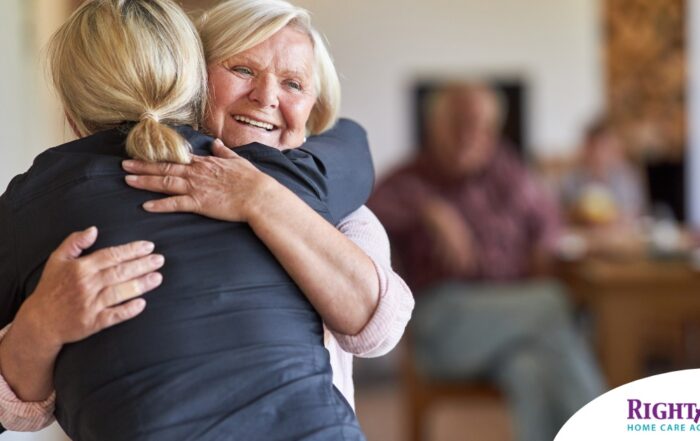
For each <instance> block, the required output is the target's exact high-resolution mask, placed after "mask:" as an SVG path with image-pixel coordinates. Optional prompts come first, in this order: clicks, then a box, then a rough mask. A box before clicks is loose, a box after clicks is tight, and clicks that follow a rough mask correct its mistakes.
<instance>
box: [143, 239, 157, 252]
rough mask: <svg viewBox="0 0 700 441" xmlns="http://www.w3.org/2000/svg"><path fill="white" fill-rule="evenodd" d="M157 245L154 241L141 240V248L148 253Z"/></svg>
mask: <svg viewBox="0 0 700 441" xmlns="http://www.w3.org/2000/svg"><path fill="white" fill-rule="evenodd" d="M155 247H156V244H154V243H153V242H148V241H143V242H141V248H142V249H143V250H144V251H145V252H147V253H150V252H151V251H153V250H154V249H155Z"/></svg>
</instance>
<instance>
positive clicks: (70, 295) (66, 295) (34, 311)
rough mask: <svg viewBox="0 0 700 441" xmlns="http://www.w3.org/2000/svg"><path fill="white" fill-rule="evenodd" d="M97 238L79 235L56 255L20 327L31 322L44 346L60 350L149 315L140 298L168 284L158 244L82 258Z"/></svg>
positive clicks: (24, 311) (23, 312) (140, 243)
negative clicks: (41, 338)
mask: <svg viewBox="0 0 700 441" xmlns="http://www.w3.org/2000/svg"><path fill="white" fill-rule="evenodd" d="M96 239H97V228H95V227H91V228H89V229H87V230H85V231H81V232H77V233H73V234H71V235H70V236H68V237H67V238H66V239H65V240H64V241H63V243H62V244H61V245H60V246H59V247H58V248H57V249H56V250H55V251H54V252H53V253H52V254H51V256H50V258H49V260H48V261H47V263H46V266H45V268H44V272H43V274H42V276H41V280H40V281H39V284H38V285H37V287H36V289H35V290H34V293H33V294H32V295H31V296H29V297H28V298H27V301H26V302H25V303H24V304H23V305H22V307H21V308H20V310H19V312H18V313H17V318H16V320H15V324H17V323H18V322H19V321H21V320H23V319H25V318H26V319H27V320H29V321H30V322H31V323H32V324H33V325H34V329H35V330H38V331H40V333H41V334H42V336H43V342H44V343H46V344H47V345H49V346H54V347H59V348H60V346H62V345H63V344H65V343H72V342H75V341H78V340H82V339H83V338H86V337H88V336H90V335H92V334H94V333H96V332H98V331H101V330H102V329H104V328H107V327H109V326H112V325H115V324H117V323H120V322H122V321H125V320H128V319H130V318H132V317H134V316H136V315H138V314H139V313H140V312H141V311H143V309H144V307H145V305H146V302H145V300H143V299H140V298H139V299H136V298H135V297H138V296H140V295H142V294H144V293H145V292H148V291H150V290H152V289H154V288H156V287H157V286H158V285H160V284H161V282H162V276H161V275H160V273H157V272H155V271H156V270H157V269H158V268H160V267H161V266H163V263H164V258H163V256H161V255H158V254H151V253H152V252H153V249H154V245H153V243H152V242H146V241H137V242H131V243H129V244H126V245H121V246H115V247H110V248H104V249H101V250H98V251H95V252H94V253H92V254H90V255H89V256H85V257H80V255H81V254H82V252H83V250H85V249H87V248H89V247H91V246H92V245H93V244H94V243H95V240H96Z"/></svg>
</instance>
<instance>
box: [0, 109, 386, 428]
mask: <svg viewBox="0 0 700 441" xmlns="http://www.w3.org/2000/svg"><path fill="white" fill-rule="evenodd" d="M178 130H179V131H180V133H181V134H182V135H183V136H185V137H186V138H187V139H188V140H189V142H190V143H191V144H192V146H193V152H194V154H197V155H209V154H210V151H209V146H210V143H211V138H209V137H207V136H204V135H202V134H200V133H198V132H196V131H194V130H193V129H191V128H189V127H179V128H178ZM127 131H128V127H122V128H117V129H113V130H108V131H104V132H100V133H97V134H94V135H92V136H89V137H86V138H83V139H80V140H77V141H74V142H70V143H67V144H64V145H61V146H59V147H55V148H52V149H49V150H47V151H46V152H44V153H42V154H41V155H39V156H38V157H37V158H36V160H35V161H34V164H33V165H32V167H31V168H30V169H29V171H27V172H26V173H24V174H23V175H20V176H17V177H16V178H15V179H14V180H13V181H12V182H11V184H10V185H9V187H8V189H7V191H6V193H5V194H4V195H2V197H0V261H2V265H0V286H2V287H3V289H2V292H1V293H0V326H4V325H5V324H7V323H9V322H10V321H12V319H13V317H14V315H15V313H16V312H17V309H18V308H19V306H20V305H21V303H22V302H23V301H24V300H25V299H26V297H27V296H28V295H29V294H30V293H31V292H32V291H33V290H34V288H35V286H36V284H37V282H38V280H39V277H40V275H41V272H42V269H43V266H44V264H45V263H46V260H47V258H48V256H49V254H50V253H51V251H52V250H54V249H55V248H56V247H57V246H58V244H59V243H60V242H61V241H62V240H63V239H64V238H65V237H66V236H67V235H68V234H69V233H71V232H73V231H76V230H80V229H84V228H86V227H88V226H90V225H97V226H98V228H99V231H100V234H99V238H98V242H97V243H96V244H95V246H94V247H93V248H92V249H91V250H93V249H99V248H102V247H106V246H111V245H116V244H122V243H125V242H129V241H132V240H150V241H153V242H154V243H155V244H156V252H158V253H161V254H163V255H164V256H165V258H166V264H165V266H164V267H163V269H162V273H163V276H164V278H163V284H162V285H161V286H160V287H159V288H158V289H156V290H154V291H153V292H150V293H148V294H146V295H145V298H146V299H147V302H148V303H147V305H148V306H147V307H146V309H145V311H144V312H143V313H142V314H140V315H139V316H138V317H136V318H134V319H132V320H129V321H127V322H124V323H122V324H119V325H117V326H114V327H112V328H109V329H106V330H104V331H102V332H100V333H98V334H96V335H93V336H91V337H89V338H87V339H85V340H83V341H80V342H77V343H73V344H69V345H66V346H65V347H64V348H63V350H62V351H61V353H60V355H59V357H58V359H57V362H56V368H55V372H54V384H55V387H56V392H57V401H56V412H55V413H56V417H57V419H58V421H59V423H60V424H61V426H62V427H63V429H64V430H65V431H66V432H67V433H68V435H69V436H70V437H71V438H72V439H73V440H74V441H93V440H94V441H112V440H114V441H120V440H124V441H126V440H129V441H133V440H167V441H172V440H224V439H225V440H246V441H248V440H265V441H272V440H344V439H347V440H360V439H364V437H363V435H362V433H361V431H360V429H359V426H358V423H357V420H356V417H355V415H354V413H353V412H352V409H351V408H350V407H349V406H348V404H347V402H346V401H345V400H344V399H343V397H342V395H341V394H340V393H339V392H338V391H337V390H336V389H335V388H333V387H332V374H331V370H330V364H329V356H328V353H327V351H326V350H325V349H324V347H323V328H322V323H321V320H320V317H319V316H318V314H317V313H316V312H315V310H314V309H313V307H312V306H311V304H310V303H309V302H308V301H307V299H306V297H305V296H304V295H303V294H302V293H301V292H300V291H299V288H298V287H297V286H296V285H295V283H294V282H293V281H292V280H291V279H290V277H289V276H288V275H287V273H286V272H285V271H284V269H283V268H282V267H281V266H280V264H279V263H278V262H277V260H276V259H275V258H274V256H273V255H272V254H271V253H270V252H269V250H268V249H267V248H266V247H265V245H264V244H263V243H262V242H261V241H260V240H259V239H258V238H257V237H256V236H255V234H253V232H252V230H251V229H250V227H249V226H248V225H247V224H246V223H240V222H239V223H236V222H234V223H231V222H221V221H217V220H212V219H208V218H205V217H202V216H198V215H194V214H188V213H171V214H151V213H147V212H146V211H144V210H143V209H142V208H141V204H143V202H145V201H147V200H150V199H153V198H154V196H157V197H159V196H160V195H154V194H153V193H149V192H145V191H141V190H136V189H133V188H130V187H129V186H127V185H126V184H125V183H124V176H125V172H123V170H122V168H121V161H122V160H123V159H125V158H126V154H125V148H124V141H125V139H126V134H127ZM236 152H237V153H238V154H240V155H241V156H243V157H245V158H247V159H248V160H250V161H251V162H252V163H253V164H254V165H255V166H256V167H258V168H259V169H260V170H262V171H263V172H265V173H267V174H269V175H271V176H273V177H274V178H276V179H277V180H279V181H280V182H281V183H282V184H284V185H285V186H287V187H288V188H289V189H291V190H292V191H293V192H294V193H295V194H296V195H297V196H299V197H300V198H301V199H302V200H304V201H305V202H306V203H307V204H309V205H310V206H311V207H312V208H314V209H315V210H316V211H317V212H318V213H320V214H321V215H322V216H323V217H325V218H326V219H327V220H328V221H329V222H331V223H333V224H335V223H337V222H338V221H339V220H340V219H341V218H342V217H344V216H345V215H347V214H349V213H350V212H352V211H353V210H355V209H356V208H358V207H359V206H360V205H362V204H363V203H364V202H365V201H366V199H367V197H368V196H369V194H370V192H371V189H372V185H373V179H374V173H373V169H372V164H371V159H370V155H369V149H368V146H367V140H366V135H365V133H364V131H363V130H362V129H361V128H360V127H359V126H357V125H356V124H355V123H352V122H349V121H341V122H340V123H339V124H338V125H337V126H336V127H335V128H334V129H333V130H331V131H330V132H328V133H327V134H325V135H322V136H320V137H315V138H311V139H310V140H309V142H307V143H306V144H305V145H304V146H303V147H301V148H299V149H294V150H287V151H284V152H280V151H278V150H276V149H273V148H270V147H266V146H263V145H260V144H250V145H247V146H244V147H241V148H238V149H236ZM319 240H323V238H321V237H320V238H319ZM91 250H89V251H91Z"/></svg>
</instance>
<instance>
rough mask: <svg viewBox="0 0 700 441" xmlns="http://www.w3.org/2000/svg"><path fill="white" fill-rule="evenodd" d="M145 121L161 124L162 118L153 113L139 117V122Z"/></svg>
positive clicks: (144, 113)
mask: <svg viewBox="0 0 700 441" xmlns="http://www.w3.org/2000/svg"><path fill="white" fill-rule="evenodd" d="M144 119H151V120H153V121H155V122H160V118H158V115H156V114H155V113H153V112H143V113H142V114H141V116H140V117H139V121H143V120H144Z"/></svg>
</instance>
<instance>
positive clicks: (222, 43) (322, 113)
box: [197, 0, 340, 134]
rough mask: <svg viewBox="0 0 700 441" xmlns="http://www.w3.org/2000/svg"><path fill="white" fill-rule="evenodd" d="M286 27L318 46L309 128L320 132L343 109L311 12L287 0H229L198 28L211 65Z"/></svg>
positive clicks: (205, 16) (206, 15) (206, 16)
mask: <svg viewBox="0 0 700 441" xmlns="http://www.w3.org/2000/svg"><path fill="white" fill-rule="evenodd" d="M285 26H293V27H295V28H297V29H300V30H301V31H303V32H305V33H306V34H307V35H308V36H309V38H310V39H311V43H312V45H313V49H314V76H315V78H314V80H315V87H316V94H317V98H316V103H315V104H314V107H313V109H312V110H311V114H310V115H309V120H308V121H307V122H306V130H307V132H308V133H310V134H318V133H321V132H323V131H325V130H327V129H329V128H330V127H331V126H333V124H335V122H336V120H337V119H338V113H339V111H340V80H339V79H338V73H337V72H336V70H335V66H334V65H333V60H332V59H331V56H330V53H329V52H328V49H327V48H326V45H325V44H324V42H323V38H322V37H321V35H320V34H319V33H318V31H316V30H315V29H314V28H313V26H311V17H310V15H309V12H308V11H306V10H305V9H303V8H299V7H297V6H294V5H292V4H290V3H288V2H286V1H284V0H227V1H224V2H222V3H221V4H219V5H218V6H216V7H214V8H213V9H211V10H209V11H208V12H206V13H204V14H203V15H202V16H201V17H200V18H199V20H198V21H197V29H198V30H199V35H200V37H201V39H202V44H203V46H204V56H205V58H206V60H207V65H210V66H211V65H216V64H220V63H223V62H224V61H226V60H227V59H229V58H231V57H232V56H234V55H236V54H239V53H241V52H243V51H246V50H248V49H250V48H252V47H254V46H256V45H257V44H259V43H262V42H263V41H265V40H267V39H268V38H270V37H272V36H273V35H274V34H275V33H277V32H279V31H280V30H281V29H282V28H284V27H285Z"/></svg>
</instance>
